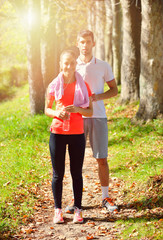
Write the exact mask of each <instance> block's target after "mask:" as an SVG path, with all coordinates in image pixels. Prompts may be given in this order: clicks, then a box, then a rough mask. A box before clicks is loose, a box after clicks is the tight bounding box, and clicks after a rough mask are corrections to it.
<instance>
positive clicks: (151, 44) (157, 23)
mask: <svg viewBox="0 0 163 240" xmlns="http://www.w3.org/2000/svg"><path fill="white" fill-rule="evenodd" d="M159 114H163V1H162V0H157V1H152V0H142V29H141V72H140V105H139V109H138V112H137V114H136V116H137V117H138V118H140V119H144V120H147V119H154V118H156V117H157V116H158V115H159Z"/></svg>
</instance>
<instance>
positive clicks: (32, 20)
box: [27, 10, 36, 26]
mask: <svg viewBox="0 0 163 240" xmlns="http://www.w3.org/2000/svg"><path fill="white" fill-rule="evenodd" d="M35 21H36V16H35V14H34V12H32V11H31V10H29V11H28V14H27V23H28V25H29V26H32V25H33V24H34V23H35Z"/></svg>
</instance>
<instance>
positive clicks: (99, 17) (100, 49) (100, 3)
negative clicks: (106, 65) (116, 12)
mask: <svg viewBox="0 0 163 240" xmlns="http://www.w3.org/2000/svg"><path fill="white" fill-rule="evenodd" d="M104 16H105V6H104V0H96V31H95V41H96V46H95V52H96V57H97V58H99V59H101V60H105V44H104V31H105V22H104Z"/></svg>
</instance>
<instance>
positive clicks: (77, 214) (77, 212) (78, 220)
mask: <svg viewBox="0 0 163 240" xmlns="http://www.w3.org/2000/svg"><path fill="white" fill-rule="evenodd" d="M73 223H83V218H82V210H81V209H79V208H77V207H75V209H74V220H73Z"/></svg>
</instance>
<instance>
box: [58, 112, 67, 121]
mask: <svg viewBox="0 0 163 240" xmlns="http://www.w3.org/2000/svg"><path fill="white" fill-rule="evenodd" d="M56 117H57V118H60V119H62V120H66V119H68V118H69V114H68V113H67V112H66V110H61V111H60V110H57V111H56Z"/></svg>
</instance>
